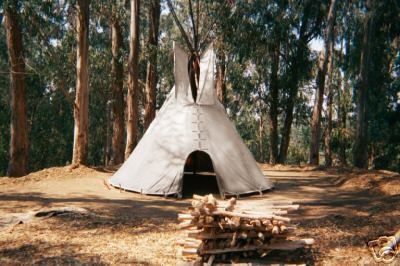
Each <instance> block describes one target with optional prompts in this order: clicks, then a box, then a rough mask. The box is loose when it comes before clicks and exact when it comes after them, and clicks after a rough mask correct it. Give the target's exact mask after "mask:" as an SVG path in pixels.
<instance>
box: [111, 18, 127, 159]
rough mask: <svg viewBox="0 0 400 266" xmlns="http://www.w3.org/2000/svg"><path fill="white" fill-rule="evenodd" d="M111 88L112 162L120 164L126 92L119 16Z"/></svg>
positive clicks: (114, 35)
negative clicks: (124, 91) (124, 89)
mask: <svg viewBox="0 0 400 266" xmlns="http://www.w3.org/2000/svg"><path fill="white" fill-rule="evenodd" d="M111 35H112V36H111V42H112V60H111V88H112V92H113V101H112V118H113V135H112V144H111V154H112V155H111V164H114V165H115V164H120V163H122V162H123V161H124V93H123V78H124V77H123V74H124V73H123V72H124V68H123V65H122V32H121V25H120V24H119V21H118V18H117V16H115V15H114V16H113V18H112V21H111Z"/></svg>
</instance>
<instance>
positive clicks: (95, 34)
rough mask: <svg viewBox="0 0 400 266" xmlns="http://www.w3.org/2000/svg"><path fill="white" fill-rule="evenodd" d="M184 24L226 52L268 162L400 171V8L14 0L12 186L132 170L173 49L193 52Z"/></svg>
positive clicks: (2, 67) (4, 49)
mask: <svg viewBox="0 0 400 266" xmlns="http://www.w3.org/2000/svg"><path fill="white" fill-rule="evenodd" d="M168 4H170V5H171V6H172V7H173V8H174V12H171V9H169V8H168ZM174 13H175V14H176V16H177V18H178V19H179V21H180V22H181V23H182V26H183V28H184V29H185V31H186V32H187V34H188V36H190V40H189V41H190V42H192V43H198V44H199V48H201V46H202V45H201V44H203V46H205V45H207V44H209V43H213V45H214V49H215V51H216V55H217V65H216V70H215V73H216V76H215V78H216V89H217V94H218V97H219V99H220V101H221V102H222V103H223V104H224V106H225V107H226V110H227V113H228V115H229V117H230V118H231V119H232V121H233V122H234V123H235V125H236V127H237V129H238V132H239V134H240V135H241V136H242V138H243V139H244V141H245V143H246V144H247V146H248V147H249V149H250V150H251V152H252V153H253V155H254V157H255V158H256V159H257V160H258V161H260V162H268V163H271V164H276V163H282V164H285V163H286V164H304V163H310V164H314V165H326V166H328V167H330V166H356V167H360V168H375V169H390V170H394V171H400V54H399V51H400V23H399V21H400V4H399V2H398V1H396V0H386V1H378V0H366V1H364V0H359V1H337V0H330V1H324V0H318V1H313V0H270V1H266V0H251V1H250V0H249V1H234V0H219V1H208V0H204V1H200V0H198V1H196V0H192V1H190V0H183V1H169V0H168V1H166V0H149V1H140V0H131V1H124V0H116V1H103V0H98V1H84V0H75V1H74V0H69V1H68V0H65V1H63V0H54V1H39V0H32V1H16V0H5V1H0V22H1V27H0V176H3V175H10V176H22V175H25V174H27V173H28V172H31V171H36V170H39V169H43V168H47V167H52V166H62V165H68V164H72V165H79V164H85V165H92V166H107V165H118V164H120V163H122V162H123V161H124V158H126V157H127V156H129V154H130V152H131V151H132V150H133V148H134V146H135V145H136V143H137V141H138V140H140V137H141V136H142V135H143V132H144V131H145V130H146V128H147V127H148V125H149V124H150V122H151V120H152V119H153V118H154V115H155V114H156V111H157V110H158V109H159V108H160V107H161V105H162V104H163V101H164V99H165V97H166V95H167V94H168V93H169V91H170V89H171V88H172V86H173V84H174V78H173V49H172V45H173V41H177V42H178V43H181V45H182V46H184V47H186V48H187V46H186V45H185V43H186V40H185V39H184V38H183V35H182V34H181V32H180V30H179V29H178V27H177V24H176V23H175V22H174V18H173V14H174ZM196 39H197V40H196ZM316 44H317V45H316ZM313 47H314V48H315V47H318V48H319V49H317V50H316V49H313ZM188 52H189V50H188ZM74 132H75V134H74ZM221 145H223V143H221Z"/></svg>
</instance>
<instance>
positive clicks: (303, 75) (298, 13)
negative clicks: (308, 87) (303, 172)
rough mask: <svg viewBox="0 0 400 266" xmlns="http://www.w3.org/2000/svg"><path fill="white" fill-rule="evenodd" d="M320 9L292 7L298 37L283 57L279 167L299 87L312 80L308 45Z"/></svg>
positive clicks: (316, 4) (307, 3)
mask: <svg viewBox="0 0 400 266" xmlns="http://www.w3.org/2000/svg"><path fill="white" fill-rule="evenodd" d="M321 6H322V3H321V1H311V0H304V1H302V0H300V1H299V2H298V4H297V5H294V6H293V5H292V6H291V7H292V8H293V10H294V13H293V14H294V15H293V17H294V21H293V22H292V27H293V30H294V31H295V32H296V33H297V34H296V36H293V37H291V39H293V42H292V43H291V45H290V46H289V47H290V48H289V49H288V50H289V52H288V53H287V54H288V55H287V56H286V57H285V60H286V61H287V62H288V63H287V65H288V66H287V68H286V69H285V74H284V76H285V78H284V80H285V83H286V84H287V85H286V87H287V92H285V94H286V97H285V98H284V99H283V106H284V107H283V109H284V110H283V111H284V122H283V128H282V136H281V141H280V146H279V157H278V162H279V163H285V162H286V160H287V155H288V148H289V143H290V135H291V129H292V123H293V118H294V110H295V107H296V105H297V103H298V100H299V97H298V92H299V87H301V86H302V85H304V83H305V82H306V81H308V80H309V79H310V78H311V76H310V74H311V68H312V62H311V59H310V48H309V46H308V45H309V43H310V41H311V40H312V39H313V38H315V37H316V36H318V34H319V33H320V30H321V23H322V21H323V17H324V12H323V9H322V8H321ZM295 7H301V8H295Z"/></svg>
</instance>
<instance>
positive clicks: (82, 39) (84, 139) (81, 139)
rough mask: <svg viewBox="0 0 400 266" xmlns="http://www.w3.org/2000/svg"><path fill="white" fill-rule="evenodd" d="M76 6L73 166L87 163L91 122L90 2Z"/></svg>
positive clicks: (84, 0) (78, 3) (78, 2)
mask: <svg viewBox="0 0 400 266" xmlns="http://www.w3.org/2000/svg"><path fill="white" fill-rule="evenodd" d="M76 3H77V5H76V12H77V14H76V32H77V42H78V45H77V52H76V55H77V57H76V59H77V61H76V76H77V77H76V95H75V103H74V123H75V128H74V148H73V155H72V166H73V167H76V166H79V165H81V164H83V165H85V164H86V163H87V156H88V124H89V123H88V120H89V63H88V50H89V4H90V1H88V0H78V1H77V2H76Z"/></svg>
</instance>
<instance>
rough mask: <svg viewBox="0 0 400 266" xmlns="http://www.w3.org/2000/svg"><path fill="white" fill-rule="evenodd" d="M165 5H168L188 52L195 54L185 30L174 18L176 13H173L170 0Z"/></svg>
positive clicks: (176, 18)
mask: <svg viewBox="0 0 400 266" xmlns="http://www.w3.org/2000/svg"><path fill="white" fill-rule="evenodd" d="M167 4H168V8H169V10H170V11H171V14H172V17H173V18H174V20H175V23H176V25H177V26H178V28H179V30H180V32H181V34H182V36H183V39H185V42H186V44H187V46H188V47H189V50H190V52H191V53H195V50H194V48H193V45H192V44H191V42H190V40H189V37H188V36H187V34H186V32H185V30H184V29H183V27H182V24H181V23H180V22H179V20H178V17H177V16H176V13H175V10H174V7H173V6H172V3H171V0H167Z"/></svg>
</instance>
